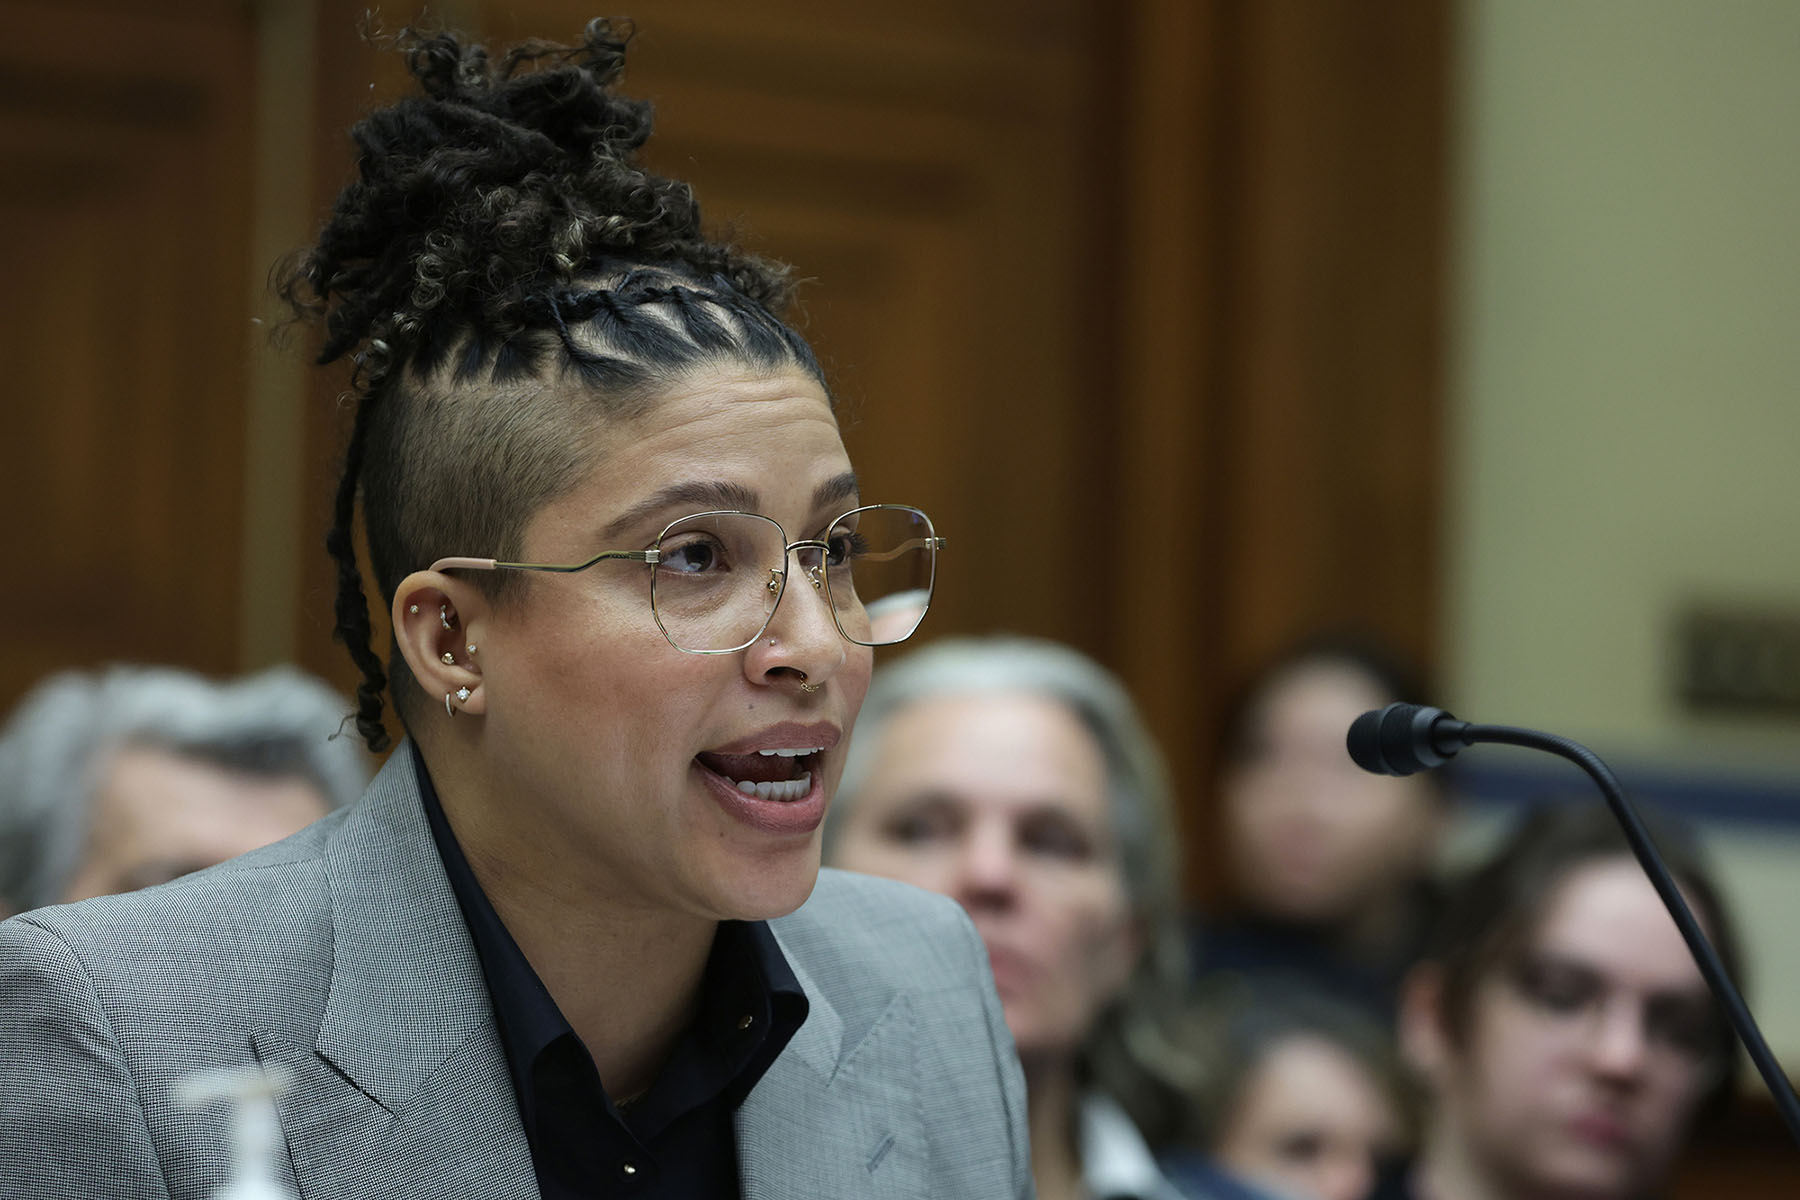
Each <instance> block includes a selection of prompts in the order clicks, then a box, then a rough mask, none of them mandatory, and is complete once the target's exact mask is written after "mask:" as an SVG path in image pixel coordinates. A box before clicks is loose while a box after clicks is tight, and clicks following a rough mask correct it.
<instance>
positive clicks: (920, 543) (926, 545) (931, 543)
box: [856, 537, 945, 562]
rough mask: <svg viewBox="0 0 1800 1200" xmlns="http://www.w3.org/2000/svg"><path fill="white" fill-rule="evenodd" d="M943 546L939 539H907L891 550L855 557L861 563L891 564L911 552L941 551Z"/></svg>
mask: <svg viewBox="0 0 1800 1200" xmlns="http://www.w3.org/2000/svg"><path fill="white" fill-rule="evenodd" d="M944 545H945V539H943V538H941V537H927V538H909V539H908V540H906V541H904V542H901V543H900V544H899V545H898V546H896V547H894V548H893V549H892V550H870V551H867V552H865V553H862V554H859V555H857V556H856V557H857V559H858V560H859V561H861V562H891V561H893V560H894V559H896V558H899V557H900V556H901V555H902V554H906V553H908V552H910V551H913V550H942V549H943V548H944Z"/></svg>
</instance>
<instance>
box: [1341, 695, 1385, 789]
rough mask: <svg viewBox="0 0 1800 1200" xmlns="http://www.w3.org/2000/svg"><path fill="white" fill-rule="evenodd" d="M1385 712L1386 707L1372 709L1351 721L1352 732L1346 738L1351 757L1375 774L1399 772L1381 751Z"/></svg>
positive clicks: (1360, 765) (1357, 763)
mask: <svg viewBox="0 0 1800 1200" xmlns="http://www.w3.org/2000/svg"><path fill="white" fill-rule="evenodd" d="M1389 707H1392V706H1391V705H1390V706H1389ZM1385 712H1387V709H1385V708H1372V709H1370V710H1369V711H1368V712H1366V713H1364V714H1363V715H1362V716H1360V717H1358V718H1356V720H1354V721H1352V722H1350V732H1349V733H1348V734H1347V735H1346V736H1345V738H1344V744H1345V745H1346V746H1347V747H1348V748H1349V750H1350V757H1351V759H1352V760H1353V761H1354V762H1355V763H1356V765H1357V766H1359V767H1361V768H1362V769H1363V770H1365V771H1368V772H1369V773H1370V774H1373V775H1393V774H1396V773H1397V772H1395V771H1394V770H1392V769H1391V768H1390V767H1389V766H1388V764H1387V759H1386V758H1385V757H1384V756H1383V755H1382V753H1381V717H1382V714H1383V713H1385Z"/></svg>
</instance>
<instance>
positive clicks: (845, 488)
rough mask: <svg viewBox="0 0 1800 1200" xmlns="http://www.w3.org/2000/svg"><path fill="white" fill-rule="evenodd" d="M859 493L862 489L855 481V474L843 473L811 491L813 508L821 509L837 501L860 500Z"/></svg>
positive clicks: (852, 472)
mask: <svg viewBox="0 0 1800 1200" xmlns="http://www.w3.org/2000/svg"><path fill="white" fill-rule="evenodd" d="M861 493H862V487H861V485H859V484H858V483H857V481H856V472H855V471H845V472H844V473H843V474H842V475H834V476H832V477H831V478H830V479H827V480H826V481H825V482H824V483H821V484H820V485H819V486H818V487H816V488H814V489H813V508H814V509H815V510H817V509H821V508H824V507H825V506H826V505H827V504H836V503H837V502H838V501H839V500H852V499H860V498H861Z"/></svg>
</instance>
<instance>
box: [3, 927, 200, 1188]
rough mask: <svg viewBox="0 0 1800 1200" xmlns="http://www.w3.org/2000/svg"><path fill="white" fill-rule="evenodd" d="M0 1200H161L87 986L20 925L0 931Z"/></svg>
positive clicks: (39, 933)
mask: <svg viewBox="0 0 1800 1200" xmlns="http://www.w3.org/2000/svg"><path fill="white" fill-rule="evenodd" d="M0 1192H4V1193H5V1194H6V1195H8V1196H21V1197H26V1196H29V1197H63V1196H93V1197H106V1198H107V1200H114V1198H117V1200H168V1189H167V1188H166V1187H165V1186H164V1183H163V1174H162V1170H161V1167H160V1166H159V1164H158V1161H157V1156H156V1150H155V1148H154V1147H153V1146H152V1144H151V1140H150V1129H149V1125H148V1123H147V1122H146V1120H145V1117H144V1109H143V1106H142V1104H141V1103H140V1101H139V1098H138V1093H137V1087H136V1084H135V1083H134V1081H133V1079H132V1077H131V1072H130V1070H129V1069H128V1067H127V1066H126V1062H125V1056H124V1054H123V1052H122V1051H121V1050H120V1047H119V1039H118V1036H117V1033H116V1031H115V1030H114V1029H113V1025H112V1022H111V1020H110V1019H109V1018H108V1017H107V1015H106V1013H105V1011H104V1010H103V1009H102V1007H101V1005H100V1000H99V997H98V995H97V994H96V992H95V988H94V983H93V980H92V978H91V977H90V976H89V974H88V971H87V968H86V967H85V966H84V965H83V964H82V962H81V960H80V958H79V957H78V956H77V955H76V954H75V952H74V951H73V950H71V949H70V948H69V946H68V944H67V943H66V942H64V941H63V939H62V938H60V937H59V936H57V935H56V934H55V933H54V932H53V931H51V930H50V929H47V928H45V927H44V926H42V925H40V924H38V923H36V922H35V921H33V920H31V919H30V918H29V917H18V918H14V919H13V920H10V921H6V922H4V923H0Z"/></svg>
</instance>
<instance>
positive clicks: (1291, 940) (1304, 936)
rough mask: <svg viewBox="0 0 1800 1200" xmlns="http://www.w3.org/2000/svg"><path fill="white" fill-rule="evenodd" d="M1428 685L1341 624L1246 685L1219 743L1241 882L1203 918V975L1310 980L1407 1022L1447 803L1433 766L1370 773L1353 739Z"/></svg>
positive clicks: (1230, 857)
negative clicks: (1406, 985)
mask: <svg viewBox="0 0 1800 1200" xmlns="http://www.w3.org/2000/svg"><path fill="white" fill-rule="evenodd" d="M1424 695H1425V690H1424V688H1423V686H1422V685H1421V684H1420V683H1419V682H1418V681H1417V680H1416V679H1415V677H1414V673H1413V672H1412V671H1410V670H1409V669H1408V668H1407V667H1405V666H1404V665H1403V664H1400V663H1399V662H1398V661H1397V660H1396V659H1394V658H1393V656H1391V655H1390V654H1388V653H1386V652H1385V651H1384V650H1382V649H1381V648H1380V647H1378V646H1375V645H1373V644H1371V643H1369V642H1367V641H1365V640H1363V639H1359V638H1353V637H1348V636H1339V635H1329V636H1321V637H1317V638H1312V639H1308V640H1306V641H1303V642H1300V643H1298V644H1296V645H1295V646H1294V647H1292V648H1290V649H1289V650H1288V651H1287V652H1286V653H1284V654H1282V655H1280V656H1279V657H1277V658H1276V659H1274V660H1273V661H1272V662H1271V663H1270V664H1268V665H1267V666H1266V667H1265V668H1264V669H1263V670H1261V671H1259V672H1258V673H1257V674H1256V675H1255V676H1254V677H1253V678H1252V679H1251V681H1250V682H1249V684H1248V685H1247V686H1246V687H1245V688H1243V689H1242V690H1241V691H1240V693H1239V694H1238V695H1237V697H1236V698H1235V700H1234V701H1233V702H1232V704H1231V705H1230V706H1229V709H1228V711H1227V715H1226V719H1225V721H1224V722H1223V725H1222V734H1221V738H1220V752H1219V762H1220V764H1221V771H1220V776H1219V800H1220V809H1221V812H1222V815H1223V818H1224V822H1223V825H1224V829H1223V832H1224V837H1225V842H1226V854H1225V862H1226V866H1227V870H1228V872H1229V891H1228V895H1227V897H1226V900H1225V903H1224V904H1223V905H1222V906H1221V909H1220V911H1218V912H1216V913H1213V914H1210V915H1208V916H1207V917H1206V918H1205V919H1203V920H1201V921H1199V922H1198V923H1197V924H1196V927H1195V935H1194V940H1193V960H1194V964H1195V972H1196V974H1197V975H1200V976H1205V975H1210V974H1215V973H1232V974H1236V975H1240V976H1243V977H1245V978H1246V979H1248V980H1250V981H1252V982H1254V981H1256V980H1258V979H1274V980H1276V981H1277V982H1278V983H1291V982H1293V981H1295V980H1301V981H1304V982H1306V983H1308V984H1310V985H1311V986H1314V987H1316V988H1318V989H1320V990H1321V991H1324V992H1326V993H1328V994H1330V995H1332V996H1335V997H1337V998H1338V999H1341V1000H1344V1001H1346V1002H1348V1003H1351V1004H1354V1005H1356V1006H1358V1007H1360V1008H1362V1009H1364V1010H1365V1011H1367V1012H1369V1013H1370V1014H1371V1015H1373V1016H1374V1017H1376V1019H1378V1020H1380V1021H1382V1022H1384V1023H1385V1022H1387V1021H1389V1020H1390V1019H1391V1018H1392V1016H1393V1012H1394V1003H1395V995H1396V991H1397V989H1398V986H1399V982H1400V979H1401V977H1402V975H1404V973H1405V971H1406V969H1407V967H1409V966H1410V965H1411V964H1412V962H1413V961H1414V959H1415V958H1416V957H1417V955H1418V953H1419V950H1420V948H1421V946H1422V944H1423V939H1424V934H1425V924H1426V921H1427V919H1428V915H1429V913H1430V912H1431V910H1432V906H1433V903H1434V899H1435V884H1434V882H1433V881H1432V878H1431V874H1430V871H1431V863H1432V859H1433V857H1434V855H1435V853H1436V849H1437V844H1438V841H1439V839H1440V836H1441V833H1442V828H1443V823H1444V815H1445V811H1444V809H1445V801H1444V796H1443V794H1442V792H1441V791H1439V781H1438V779H1437V777H1436V776H1435V775H1434V774H1432V773H1429V772H1427V773H1425V774H1422V775H1415V776H1411V777H1409V778H1405V779H1392V778H1385V777H1380V776H1374V775H1370V774H1368V773H1367V772H1365V771H1362V770H1361V769H1360V768H1358V767H1357V766H1356V765H1355V764H1354V763H1353V762H1351V760H1350V757H1349V754H1348V752H1347V751H1346V750H1345V748H1344V735H1345V732H1346V731H1347V730H1348V729H1349V727H1350V722H1351V721H1353V720H1354V719H1355V718H1356V717H1357V716H1358V715H1359V714H1360V713H1362V712H1364V711H1366V710H1368V709H1370V708H1379V707H1381V706H1382V705H1384V704H1387V703H1390V702H1391V701H1394V700H1411V701H1420V700H1422V698H1423V697H1424Z"/></svg>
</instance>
